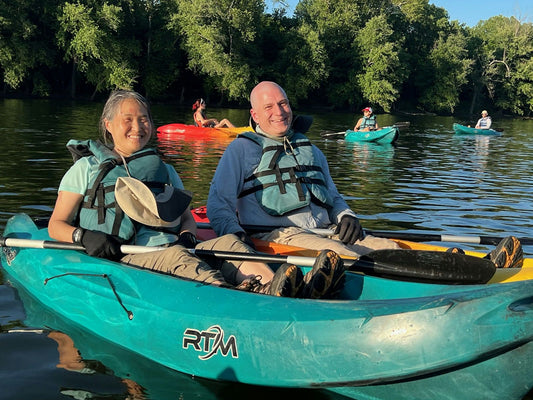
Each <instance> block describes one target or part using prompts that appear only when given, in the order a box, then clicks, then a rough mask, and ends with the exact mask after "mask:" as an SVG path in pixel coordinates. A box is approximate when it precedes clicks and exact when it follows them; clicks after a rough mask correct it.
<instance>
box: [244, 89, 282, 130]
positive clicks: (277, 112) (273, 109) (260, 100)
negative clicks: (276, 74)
mask: <svg viewBox="0 0 533 400" xmlns="http://www.w3.org/2000/svg"><path fill="white" fill-rule="evenodd" d="M250 105H251V106H252V108H251V110H250V114H251V116H252V118H253V120H254V121H255V122H256V124H257V125H259V127H260V128H261V129H262V130H263V131H264V132H266V133H268V134H269V135H272V136H280V137H281V136H284V135H285V134H286V133H287V131H288V130H289V128H290V126H291V123H292V110H291V106H290V104H289V99H288V98H287V94H286V93H285V90H283V88H282V87H281V86H279V85H278V84H277V83H275V82H270V81H263V82H260V83H259V84H257V85H256V86H255V87H254V88H253V89H252V92H251V93H250Z"/></svg>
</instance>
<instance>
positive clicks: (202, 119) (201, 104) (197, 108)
mask: <svg viewBox="0 0 533 400" xmlns="http://www.w3.org/2000/svg"><path fill="white" fill-rule="evenodd" d="M206 107H207V105H206V104H205V100H204V99H198V100H196V101H195V102H194V104H193V105H192V109H193V111H194V114H193V118H194V125H196V126H201V127H204V128H235V125H233V124H232V123H231V122H229V120H228V119H226V118H224V119H223V120H222V121H219V120H217V119H215V118H207V115H206V112H205V109H206Z"/></svg>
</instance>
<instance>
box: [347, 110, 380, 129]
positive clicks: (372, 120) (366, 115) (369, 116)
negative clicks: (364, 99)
mask: <svg viewBox="0 0 533 400" xmlns="http://www.w3.org/2000/svg"><path fill="white" fill-rule="evenodd" d="M361 111H363V117H362V118H359V121H357V124H355V127H354V128H353V130H354V131H361V132H368V131H377V130H379V125H378V121H376V116H375V115H374V114H373V113H372V108H371V107H365V108H363V109H362V110H361Z"/></svg>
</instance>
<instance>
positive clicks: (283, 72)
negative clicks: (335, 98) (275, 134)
mask: <svg viewBox="0 0 533 400" xmlns="http://www.w3.org/2000/svg"><path fill="white" fill-rule="evenodd" d="M256 47H257V52H256V54H255V55H254V57H253V60H251V62H252V64H251V65H252V66H253V68H254V71H256V76H257V79H258V80H272V81H275V82H277V83H279V84H280V85H281V86H282V87H283V88H284V89H285V91H286V92H287V95H288V96H289V98H290V100H291V103H292V104H293V105H297V104H298V102H299V101H300V100H302V99H307V98H308V96H309V93H310V92H311V91H312V90H313V89H316V88H318V87H319V86H320V84H321V83H323V82H326V80H327V76H328V75H327V70H326V61H327V60H326V51H325V49H324V46H323V44H322V42H321V41H320V39H319V36H318V33H317V32H316V31H314V30H313V29H312V28H311V27H310V26H309V25H305V24H303V25H299V24H298V23H297V21H296V20H294V19H293V18H287V17H286V16H285V13H284V12H283V11H282V10H278V11H276V12H274V13H273V14H272V15H268V14H266V15H264V16H263V17H262V23H261V30H260V31H259V32H258V39H257V41H256Z"/></svg>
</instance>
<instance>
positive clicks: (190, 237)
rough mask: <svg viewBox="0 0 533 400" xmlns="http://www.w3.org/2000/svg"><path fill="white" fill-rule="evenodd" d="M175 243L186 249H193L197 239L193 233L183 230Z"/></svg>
mask: <svg viewBox="0 0 533 400" xmlns="http://www.w3.org/2000/svg"><path fill="white" fill-rule="evenodd" d="M176 244H180V245H182V246H183V247H185V248H187V249H194V248H195V247H196V245H197V244H198V240H196V236H195V235H194V234H193V233H191V232H183V233H182V234H180V236H179V238H178V241H177V242H176Z"/></svg>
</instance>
